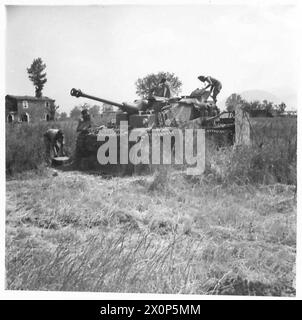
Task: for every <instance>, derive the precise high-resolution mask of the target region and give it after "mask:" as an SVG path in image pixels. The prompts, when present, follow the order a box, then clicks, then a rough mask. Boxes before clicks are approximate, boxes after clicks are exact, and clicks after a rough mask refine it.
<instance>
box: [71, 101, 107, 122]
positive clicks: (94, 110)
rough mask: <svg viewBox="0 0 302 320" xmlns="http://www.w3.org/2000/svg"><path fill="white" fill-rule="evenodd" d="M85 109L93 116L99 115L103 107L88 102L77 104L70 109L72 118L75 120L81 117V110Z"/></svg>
mask: <svg viewBox="0 0 302 320" xmlns="http://www.w3.org/2000/svg"><path fill="white" fill-rule="evenodd" d="M84 109H87V110H88V112H89V114H90V115H91V116H92V118H93V117H96V116H98V115H99V114H100V112H101V107H100V106H99V105H90V104H88V103H84V104H83V105H79V106H75V107H74V108H73V109H72V110H71V111H70V118H71V119H73V120H78V119H79V118H80V117H81V111H82V110H84ZM111 109H112V107H111Z"/></svg>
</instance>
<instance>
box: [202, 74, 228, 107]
mask: <svg viewBox="0 0 302 320" xmlns="http://www.w3.org/2000/svg"><path fill="white" fill-rule="evenodd" d="M198 79H199V80H200V81H201V82H207V83H208V85H207V86H206V87H205V88H204V89H207V88H209V87H210V92H211V93H212V98H213V100H214V102H215V103H216V102H217V99H216V97H217V95H218V93H219V92H220V90H221V88H222V85H221V82H220V81H219V80H217V79H215V78H213V77H210V76H208V77H204V76H199V77H198Z"/></svg>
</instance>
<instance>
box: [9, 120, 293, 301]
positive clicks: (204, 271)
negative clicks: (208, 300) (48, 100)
mask: <svg viewBox="0 0 302 320" xmlns="http://www.w3.org/2000/svg"><path fill="white" fill-rule="evenodd" d="M253 121H254V120H253ZM257 121H258V122H257ZM263 121H264V120H261V119H256V123H254V124H253V127H254V129H255V131H254V132H253V143H254V145H253V146H252V147H249V148H225V149H220V150H216V149H211V152H210V153H208V156H209V160H210V163H211V166H210V167H209V168H208V172H207V174H206V175H205V176H203V177H188V176H185V175H183V174H182V173H181V172H180V171H176V170H174V169H173V168H169V169H165V168H160V169H159V170H157V171H156V172H155V174H154V176H151V175H149V176H148V175H147V176H133V177H124V178H119V177H116V178H111V179H108V178H106V179H105V177H101V176H97V175H91V174H85V173H80V172H77V171H65V172H64V171H55V170H53V169H49V168H44V167H43V168H41V165H42V164H43V144H42V141H43V140H42V134H43V132H44V130H46V128H47V127H48V126H49V125H50V126H53V125H54V124H48V123H47V124H38V125H36V126H35V125H32V126H31V125H24V126H19V127H14V128H11V127H8V128H7V131H6V142H7V144H6V146H7V149H6V157H7V158H6V164H7V173H8V174H10V175H11V177H10V180H9V181H7V194H6V197H7V201H6V287H7V289H15V290H65V291H68V290H77V291H112V292H148V293H188V294H240V295H283V296H284V295H287V296H288V295H294V294H295V290H294V289H293V287H292V286H293V281H294V279H295V267H294V266H295V256H296V180H295V177H296V131H295V132H292V131H291V129H290V128H291V124H292V122H291V124H290V123H286V122H287V121H289V120H288V119H282V121H283V122H282V121H281V120H280V121H281V122H280V121H279V120H278V119H273V120H270V121H272V122H271V123H273V124H272V126H271V129H270V130H269V131H267V132H266V131H265V130H266V129H265V128H266V126H267V124H265V125H263V123H262V122H263ZM290 121H292V120H290ZM285 123H286V128H283V129H282V128H281V126H282V125H284V124H285ZM55 126H59V127H62V128H63V130H64V132H65V135H66V143H67V149H68V152H70V154H71V153H72V151H73V150H74V143H75V128H74V123H60V122H58V123H56V124H55ZM278 128H279V129H278ZM295 130H296V129H295ZM265 132H266V133H265ZM256 133H257V137H258V138H259V136H260V137H262V140H261V141H259V139H258V138H257V139H256V138H255V134H256ZM19 137H22V139H20V138H19ZM24 146H26V147H24ZM37 168H38V169H39V168H41V170H37ZM27 169H35V170H27ZM24 170H26V171H24ZM22 171H23V172H22ZM18 172H19V173H18ZM20 172H21V173H20Z"/></svg>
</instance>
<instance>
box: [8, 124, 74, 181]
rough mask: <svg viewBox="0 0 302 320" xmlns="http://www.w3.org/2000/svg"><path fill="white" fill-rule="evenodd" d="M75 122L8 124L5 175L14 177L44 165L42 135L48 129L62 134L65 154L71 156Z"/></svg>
mask: <svg viewBox="0 0 302 320" xmlns="http://www.w3.org/2000/svg"><path fill="white" fill-rule="evenodd" d="M76 125H77V123H76V122H75V121H58V122H53V121H48V122H39V123H20V124H13V125H11V124H9V125H7V127H6V131H5V133H6V150H5V151H6V173H7V174H8V175H14V174H15V173H18V172H23V171H26V170H30V169H38V168H39V167H40V166H41V165H43V164H44V160H45V145H44V140H43V134H44V133H45V132H46V130H47V129H49V128H59V129H62V130H63V132H64V138H65V139H64V140H65V152H66V154H67V155H69V156H72V155H73V153H74V149H75V142H76Z"/></svg>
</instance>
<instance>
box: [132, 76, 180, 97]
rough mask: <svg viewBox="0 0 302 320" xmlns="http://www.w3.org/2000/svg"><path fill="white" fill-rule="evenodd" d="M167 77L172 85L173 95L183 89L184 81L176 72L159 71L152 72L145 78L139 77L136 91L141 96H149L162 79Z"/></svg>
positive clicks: (170, 85)
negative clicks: (182, 81)
mask: <svg viewBox="0 0 302 320" xmlns="http://www.w3.org/2000/svg"><path fill="white" fill-rule="evenodd" d="M163 77H165V78H166V79H167V83H168V85H169V87H170V90H171V93H172V95H174V96H176V95H178V93H179V92H180V91H181V86H182V83H181V81H180V80H179V79H178V77H177V76H176V75H175V74H174V73H170V72H163V71H161V72H158V73H156V74H155V73H151V74H148V75H147V76H145V77H143V78H139V79H138V80H137V81H136V82H135V86H136V93H137V95H139V96H140V97H141V98H148V97H149V96H150V94H151V92H152V90H153V89H154V88H156V87H157V86H158V84H159V82H160V80H161V79H162V78H163Z"/></svg>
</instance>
